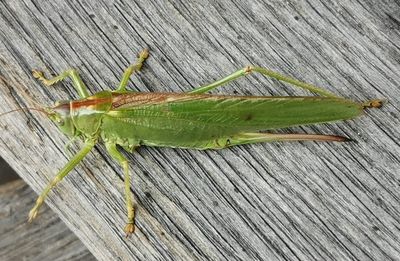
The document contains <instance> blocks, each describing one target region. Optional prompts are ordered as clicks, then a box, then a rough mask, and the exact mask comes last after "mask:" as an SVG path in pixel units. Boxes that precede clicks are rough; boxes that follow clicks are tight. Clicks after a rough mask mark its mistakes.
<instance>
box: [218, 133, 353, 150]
mask: <svg viewBox="0 0 400 261" xmlns="http://www.w3.org/2000/svg"><path fill="white" fill-rule="evenodd" d="M273 141H339V142H343V141H349V139H348V138H345V137H341V136H335V135H320V134H301V133H293V134H285V133H261V132H254V133H251V132H243V133H238V134H235V135H232V136H230V137H225V138H220V139H217V140H215V141H214V144H215V147H214V148H215V149H222V148H226V147H230V146H235V145H242V144H250V143H258V142H273Z"/></svg>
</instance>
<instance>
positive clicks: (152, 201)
mask: <svg viewBox="0 0 400 261" xmlns="http://www.w3.org/2000/svg"><path fill="white" fill-rule="evenodd" d="M0 9H1V13H0V24H1V25H2V26H1V27H0V50H1V51H0V73H1V77H2V78H1V81H0V85H1V88H0V92H1V95H0V111H7V110H10V109H14V108H19V107H25V106H35V105H36V102H37V103H40V104H46V105H48V104H52V103H53V102H54V101H56V100H60V99H72V98H77V94H76V93H75V91H74V89H73V87H72V86H71V84H70V83H69V82H66V83H62V84H59V85H58V86H56V87H54V88H45V87H43V86H42V85H40V83H38V82H37V81H36V80H35V79H33V77H32V76H31V74H30V71H31V69H33V68H39V69H43V70H45V71H46V72H47V73H51V74H53V75H54V74H56V73H59V72H61V71H63V70H65V69H67V68H70V67H76V68H78V69H79V70H80V72H81V73H82V77H83V79H84V81H85V82H86V83H87V84H88V86H89V88H90V90H91V91H92V92H96V91H99V90H103V89H109V88H113V86H116V85H117V83H118V81H119V78H120V75H121V74H122V71H123V70H124V68H125V67H126V66H127V65H128V64H129V63H131V62H133V60H134V58H135V54H136V53H137V52H139V51H140V50H141V49H142V48H143V47H146V46H147V47H149V48H150V50H151V56H150V58H149V59H148V61H147V62H146V65H145V66H144V68H143V71H142V72H141V73H139V75H137V76H135V77H133V84H132V83H131V84H130V88H132V89H135V90H139V91H177V92H181V91H188V90H192V89H193V88H194V87H196V86H199V85H202V84H206V83H209V82H211V81H213V80H216V79H218V78H220V77H223V76H225V75H227V74H229V73H231V72H233V71H235V70H237V69H239V68H241V67H243V66H245V65H247V64H256V65H260V66H265V67H268V68H271V69H275V70H277V71H280V72H282V73H285V74H288V75H292V76H294V77H296V78H299V79H301V80H305V81H307V82H311V83H315V84H318V85H320V86H324V87H326V88H328V89H329V90H330V91H333V92H336V93H338V94H341V95H343V96H345V97H351V98H353V99H355V100H360V101H361V100H366V99H371V98H387V99H388V102H387V104H385V106H384V107H383V108H382V109H381V110H370V111H368V112H367V113H366V115H365V116H363V117H361V118H359V119H355V120H351V121H346V122H341V123H337V124H329V125H327V124H323V125H319V126H315V127H304V128H293V129H291V130H287V131H290V132H310V133H312V132H318V133H335V134H340V135H344V136H348V137H351V138H353V139H354V140H356V142H350V143H345V144H334V143H330V144H328V143H314V142H296V143H274V144H259V145H251V146H241V147H235V148H232V149H227V150H222V151H194V150H178V149H157V148H140V149H139V151H138V152H137V153H135V154H132V155H127V156H128V157H129V159H130V161H131V162H132V164H131V170H132V173H133V180H132V186H133V191H134V194H135V198H136V205H137V219H136V221H137V233H136V234H135V235H134V236H133V237H132V238H131V239H129V240H126V239H125V238H123V233H122V227H123V225H124V221H125V207H124V206H125V204H124V199H123V185H122V175H121V170H120V168H119V166H118V164H116V163H115V162H114V161H113V160H112V159H111V158H110V156H109V155H108V154H107V153H106V151H105V149H104V147H103V146H96V149H95V150H93V151H92V152H91V153H90V154H89V155H88V156H87V157H86V159H85V160H84V162H83V163H82V164H81V165H80V166H79V167H78V168H76V170H75V171H73V172H72V173H71V174H70V175H69V176H68V177H67V178H66V179H65V180H63V182H62V183H61V184H60V185H59V186H58V187H57V188H56V189H55V190H54V191H53V192H52V193H51V194H50V197H49V199H48V201H47V202H48V204H49V205H50V207H51V208H52V209H53V210H54V211H55V212H56V213H57V214H59V215H60V217H61V219H62V220H63V221H65V222H66V224H67V225H68V226H69V227H70V228H71V229H72V231H74V232H75V233H76V235H77V236H78V237H79V238H80V239H81V240H82V241H83V242H84V243H85V244H86V245H87V247H88V248H89V250H90V251H91V252H92V253H93V254H94V255H95V256H96V257H97V258H98V259H99V260H110V259H115V258H118V259H121V260H132V259H135V260H143V259H146V260H155V259H165V260H172V259H174V260H196V259H213V260H227V259H229V260H232V259H237V260H248V259H250V260H261V259H266V260H271V259H274V260H297V259H300V260H310V259H319V260H337V259H340V260H346V259H360V260H368V259H374V260H383V259H392V260H395V259H398V258H399V256H400V245H399V242H400V231H399V227H400V224H399V222H400V213H399V209H400V200H399V199H400V189H399V188H400V182H399V177H398V170H399V166H400V164H399V152H400V149H399V132H398V130H399V126H400V124H399V122H400V121H399V106H398V105H399V97H400V89H399V88H398V86H400V70H399V69H400V66H399V62H400V59H399V57H400V56H399V54H400V48H399V43H400V41H399V40H400V36H399V34H400V33H399V28H400V22H399V21H400V16H399V14H400V12H399V11H400V7H399V3H398V1H395V0H385V1H379V2H378V1H373V0H367V1H362V2H358V1H341V2H336V1H335V2H333V1H332V2H330V1H318V0H309V1H305V0H304V1H303V0H300V1H295V2H290V1H289V2H288V1H268V2H265V3H264V1H245V2H238V1H233V0H223V1H144V0H139V1H130V2H127V1H122V0H120V1H118V0H115V1H105V0H104V1H92V2H90V3H89V2H88V1H86V2H83V1H81V2H78V1H73V2H69V1H68V2H67V1H62V0H53V1H49V0H47V1H40V3H39V1H34V0H23V1H18V2H16V1H11V0H6V1H1V3H0ZM270 87H271V88H270ZM213 93H236V94H245V95H250V94H252V95H260V94H264V95H268V94H273V95H279V94H280V95H286V94H291V95H293V94H296V95H304V94H305V92H301V91H297V90H293V89H292V88H289V87H287V86H286V85H284V84H282V83H278V82H277V81H274V80H270V79H266V78H264V77H260V76H259V75H254V76H250V77H247V78H246V79H240V80H238V81H237V82H235V83H233V84H229V85H228V86H226V87H223V88H219V89H218V90H215V91H213ZM0 128H1V129H2V131H1V135H0V138H1V142H0V147H1V150H0V153H1V154H0V155H1V156H2V157H4V158H5V159H6V161H7V162H8V163H9V164H10V165H11V166H12V167H13V168H14V169H15V170H16V171H17V172H18V174H19V175H21V176H22V177H23V178H24V180H26V182H27V183H28V184H29V185H30V186H32V188H33V189H34V190H35V191H36V192H39V191H40V190H41V189H42V188H43V187H44V185H45V183H47V182H48V181H49V180H50V179H51V177H52V176H53V175H54V173H55V172H56V171H57V170H58V169H60V168H61V167H62V166H63V164H65V162H66V161H67V159H68V158H69V155H68V153H67V152H65V151H64V149H63V147H64V144H65V143H67V141H68V139H67V138H66V137H65V136H64V135H62V134H61V133H60V132H59V131H58V130H57V128H56V126H55V125H54V124H52V123H51V122H50V121H49V120H47V119H46V118H45V117H43V115H40V114H38V113H35V112H24V113H15V114H13V115H9V116H7V117H3V118H1V121H0ZM80 146H81V144H79V143H77V144H76V145H74V146H73V147H72V148H73V149H72V150H73V151H74V152H76V151H77V150H78V148H79V147H80ZM40 222H41V221H40V219H39V220H38V221H37V223H34V224H37V225H38V226H40V225H39V224H40Z"/></svg>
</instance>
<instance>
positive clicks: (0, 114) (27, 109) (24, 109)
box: [0, 107, 49, 117]
mask: <svg viewBox="0 0 400 261" xmlns="http://www.w3.org/2000/svg"><path fill="white" fill-rule="evenodd" d="M16 111H39V112H42V113H45V114H47V115H48V114H49V113H48V112H47V111H45V110H43V109H39V108H28V107H27V108H19V109H15V110H11V111H8V112H4V113H0V117H3V116H5V115H7V114H9V113H12V112H16Z"/></svg>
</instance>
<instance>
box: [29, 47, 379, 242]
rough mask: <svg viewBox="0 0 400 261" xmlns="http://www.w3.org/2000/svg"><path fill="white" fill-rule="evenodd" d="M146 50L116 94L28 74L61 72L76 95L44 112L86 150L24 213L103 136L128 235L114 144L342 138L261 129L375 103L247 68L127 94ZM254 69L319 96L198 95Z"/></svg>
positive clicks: (347, 115)
mask: <svg viewBox="0 0 400 261" xmlns="http://www.w3.org/2000/svg"><path fill="white" fill-rule="evenodd" d="M148 55H149V53H148V50H147V49H145V50H143V51H142V52H141V53H140V54H139V58H138V60H137V62H136V63H135V64H133V65H131V66H129V67H128V68H127V69H126V70H125V72H124V74H123V76H122V80H121V82H120V84H119V87H118V88H117V90H115V91H101V92H98V93H96V94H95V95H92V96H90V95H89V93H88V90H87V88H86V86H85V84H84V83H83V81H82V80H81V78H80V77H79V75H78V73H77V72H76V70H74V69H71V70H67V71H65V72H64V73H62V74H60V75H59V76H56V77H54V78H52V79H46V78H45V77H44V75H43V73H42V72H40V71H36V70H34V71H33V76H34V77H35V78H37V79H39V80H40V81H42V83H43V84H44V85H46V86H50V85H53V84H55V83H57V82H59V81H61V80H64V79H65V78H67V77H70V78H71V79H72V82H73V84H74V87H75V88H76V90H77V92H78V94H79V96H80V98H81V99H79V100H72V101H65V102H57V103H56V104H55V106H53V107H45V108H43V109H36V110H40V111H43V112H45V113H46V114H47V116H48V117H49V118H50V119H51V120H52V121H54V122H55V123H56V124H57V125H58V127H59V129H60V130H61V131H62V132H63V133H65V134H66V135H68V136H70V137H71V138H75V137H81V138H82V139H83V140H84V142H85V145H84V147H83V148H82V149H81V150H80V151H79V152H78V153H77V154H76V155H75V156H74V157H73V158H72V159H71V160H70V161H69V162H68V163H67V164H66V165H65V166H64V167H63V168H62V169H61V170H60V171H59V172H58V173H57V175H56V176H55V178H54V179H53V180H52V181H51V182H50V183H49V184H48V185H47V187H46V188H45V189H44V190H43V192H42V193H41V194H40V196H39V197H38V199H37V201H36V204H35V206H34V207H33V209H32V210H31V211H30V213H29V221H32V220H33V219H34V218H35V217H36V216H37V214H38V210H39V208H40V206H41V205H42V204H43V202H44V200H45V198H46V196H47V194H48V193H49V192H50V190H51V189H52V188H53V187H54V186H55V185H56V184H57V183H58V182H59V181H61V180H62V179H63V178H64V177H65V176H66V175H67V174H68V173H69V172H70V171H71V170H72V169H73V168H74V167H75V166H76V165H77V164H78V163H79V162H80V161H81V160H82V159H83V158H84V157H85V155H86V154H88V153H89V151H90V150H91V149H92V148H93V146H94V145H95V144H96V143H97V142H99V141H102V142H104V143H105V146H106V149H107V151H108V152H109V153H110V155H111V156H112V157H113V158H114V159H115V160H117V161H118V162H119V163H120V164H121V166H122V168H123V171H124V179H125V197H126V207H127V211H128V221H127V225H126V226H125V229H124V230H125V233H126V235H127V236H128V235H130V234H132V233H133V232H134V229H135V226H134V208H133V204H132V198H131V194H130V184H131V182H130V175H129V170H128V168H129V167H128V161H127V159H126V158H125V156H124V155H123V154H121V152H120V151H119V150H118V149H117V145H119V146H121V147H122V148H123V149H125V150H126V151H128V152H133V151H134V150H135V149H136V148H138V147H139V146H142V145H145V146H158V147H175V148H192V149H222V148H226V147H230V146H234V145H240V144H249V143H256V142H271V141H300V140H313V141H346V140H347V138H345V137H340V136H333V135H317V134H278V133H276V134H273V133H264V132H259V131H262V130H273V129H278V128H284V127H290V126H299V125H304V124H314V123H324V122H331V121H338V120H346V119H351V118H355V117H357V116H359V115H361V114H362V111H363V110H364V109H365V108H371V107H372V108H379V107H380V106H381V105H382V101H381V100H378V99H377V100H370V101H367V102H354V101H351V100H348V99H345V98H342V97H338V96H336V95H334V94H333V93H331V92H328V91H326V90H323V89H321V88H318V87H315V86H313V85H311V84H307V83H304V82H301V81H298V80H296V79H293V78H290V77H287V76H283V75H281V74H279V73H276V72H273V71H271V70H268V69H265V68H261V67H255V66H247V67H245V68H243V69H241V70H239V71H237V72H235V73H233V74H231V75H229V76H227V77H225V78H223V79H220V80H218V81H216V82H214V83H212V84H209V85H206V86H202V87H199V88H197V89H194V90H192V91H190V92H188V93H141V92H134V91H127V90H126V86H127V84H128V81H129V78H130V76H131V74H132V73H134V72H137V71H139V70H140V69H141V67H142V64H143V62H144V60H145V59H146V58H147V57H148ZM251 72H258V73H261V74H264V75H266V76H270V77H273V78H275V79H278V80H281V81H283V82H287V83H291V84H293V85H295V86H297V87H300V88H302V89H306V90H309V91H312V92H314V93H317V94H319V95H321V96H319V97H303V96H295V97H283V96H279V97H277V96H228V95H209V94H204V93H205V92H207V91H210V90H212V89H214V88H216V87H218V86H221V85H223V84H226V83H228V82H230V81H233V80H235V79H237V78H239V77H242V76H245V75H247V74H249V73H251Z"/></svg>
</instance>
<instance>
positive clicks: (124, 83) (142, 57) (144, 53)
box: [117, 49, 149, 91]
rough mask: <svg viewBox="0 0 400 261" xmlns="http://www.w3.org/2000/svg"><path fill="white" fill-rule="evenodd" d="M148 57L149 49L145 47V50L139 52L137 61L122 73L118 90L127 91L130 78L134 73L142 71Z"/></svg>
mask: <svg viewBox="0 0 400 261" xmlns="http://www.w3.org/2000/svg"><path fill="white" fill-rule="evenodd" d="M147 57H149V50H148V49H143V51H141V52H140V53H139V58H138V59H137V61H136V63H135V64H132V65H131V66H129V67H128V68H126V70H125V72H124V74H123V75H122V79H121V82H120V83H119V86H118V88H117V91H125V89H126V86H127V85H128V81H129V78H130V77H131V75H132V73H134V72H137V71H140V69H141V68H142V65H143V63H144V61H145V60H146V59H147Z"/></svg>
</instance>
